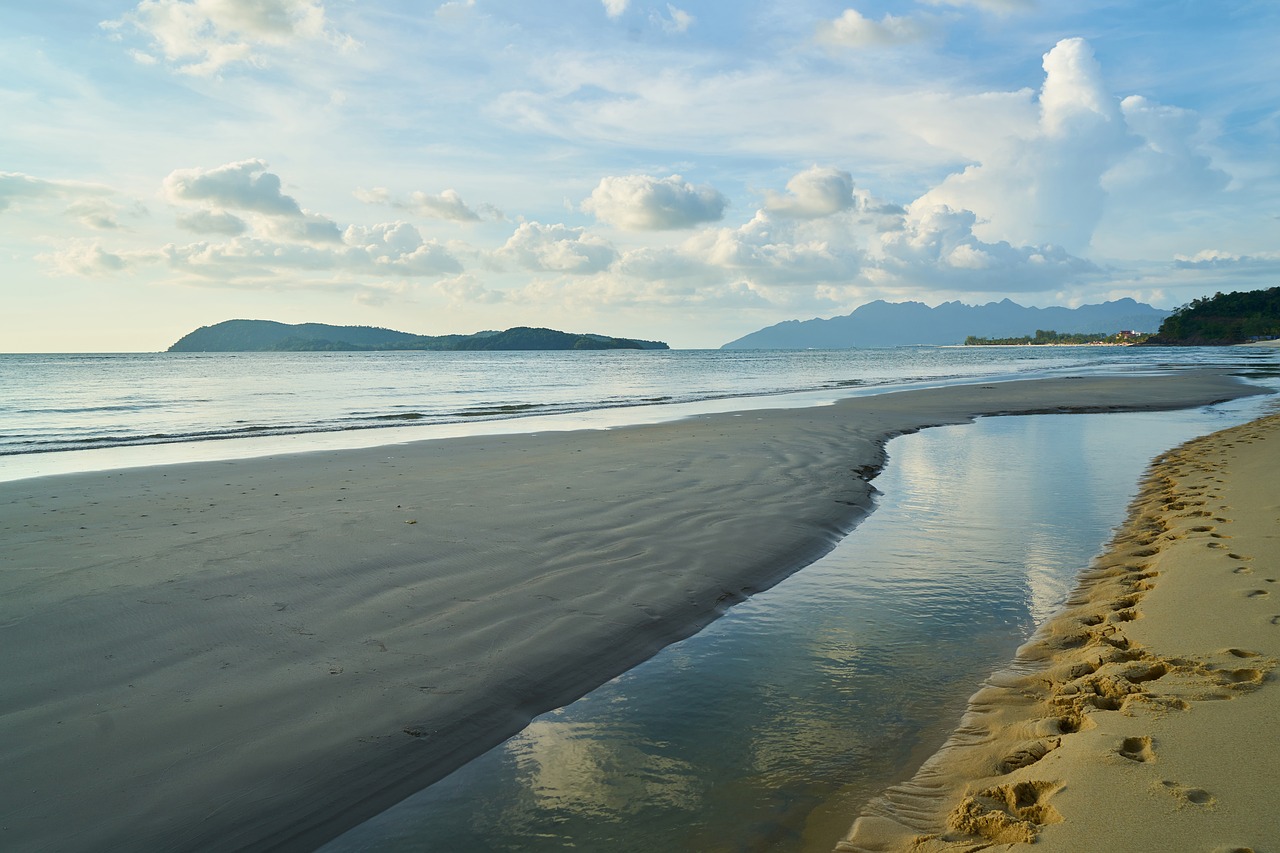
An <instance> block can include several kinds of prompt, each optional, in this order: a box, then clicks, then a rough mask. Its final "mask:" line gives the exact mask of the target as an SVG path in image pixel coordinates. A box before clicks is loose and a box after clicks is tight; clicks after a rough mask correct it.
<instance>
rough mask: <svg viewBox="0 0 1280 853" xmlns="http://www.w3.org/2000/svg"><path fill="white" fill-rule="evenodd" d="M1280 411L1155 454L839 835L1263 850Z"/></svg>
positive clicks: (1278, 830) (1270, 752) (1279, 823)
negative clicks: (1090, 548) (1068, 571)
mask: <svg viewBox="0 0 1280 853" xmlns="http://www.w3.org/2000/svg"><path fill="white" fill-rule="evenodd" d="M1277 460H1280V415H1271V416H1268V417H1265V418H1262V419H1260V420H1257V421H1254V422H1253V423H1249V424H1244V425H1242V426H1239V427H1235V428H1232V429H1228V430H1224V431H1222V432H1219V433H1215V434H1213V435H1210V436H1206V437H1204V438H1200V439H1196V440H1193V441H1191V442H1188V443H1187V444H1185V445H1183V446H1182V447H1179V448H1177V449H1176V450H1174V451H1171V452H1169V453H1167V454H1165V455H1164V456H1162V457H1161V458H1159V459H1157V460H1156V462H1155V464H1154V466H1153V468H1152V470H1151V472H1150V474H1149V476H1148V478H1147V479H1146V482H1145V484H1144V486H1143V488H1142V490H1141V493H1140V494H1139V496H1138V497H1137V498H1136V499H1135V501H1134V503H1133V505H1132V507H1131V510H1130V516H1129V519H1128V521H1127V522H1126V524H1125V525H1124V527H1123V528H1122V529H1120V530H1119V531H1118V533H1117V534H1116V536H1115V538H1114V540H1113V542H1112V544H1111V546H1110V548H1109V549H1108V551H1107V553H1105V554H1104V555H1103V556H1102V557H1100V558H1099V559H1098V560H1096V561H1095V563H1094V565H1093V566H1092V567H1091V568H1090V569H1089V571H1088V572H1087V573H1085V575H1084V576H1083V578H1082V581H1081V585H1080V587H1079V588H1078V589H1077V591H1076V593H1075V594H1074V595H1073V597H1072V598H1071V600H1070V601H1069V602H1068V604H1067V606H1066V607H1065V609H1064V610H1063V612H1062V613H1061V614H1060V615H1058V616H1056V617H1054V618H1053V619H1052V620H1050V621H1049V622H1048V623H1046V624H1045V625H1044V626H1043V627H1042V628H1041V630H1040V631H1039V632H1038V633H1037V634H1036V635H1035V636H1034V637H1033V638H1032V639H1031V640H1030V641H1029V642H1028V643H1027V644H1026V645H1025V646H1024V647H1023V648H1022V649H1020V650H1019V653H1018V658H1017V661H1016V662H1015V663H1014V665H1013V666H1011V667H1010V668H1009V669H1008V670H1005V671H1003V672H999V673H997V674H996V675H994V676H993V677H992V678H991V679H990V681H989V682H988V683H987V685H985V686H984V688H983V689H982V690H980V691H979V692H978V693H977V694H975V695H974V697H973V698H972V699H971V700H970V707H969V711H968V713H967V714H966V715H965V717H964V720H963V721H962V723H961V725H960V727H959V728H958V729H957V731H956V732H955V733H954V735H953V736H952V738H951V739H950V740H949V741H948V743H947V744H946V746H944V747H943V748H942V750H941V751H939V752H938V753H937V754H936V755H935V756H933V757H932V758H931V759H929V760H928V761H927V762H926V763H925V765H924V766H923V767H922V769H921V770H920V772H919V773H918V774H917V775H916V776H915V777H914V778H913V779H912V780H911V781H910V782H908V783H906V784H903V785H900V786H897V787H895V788H892V789H890V790H889V791H888V792H886V793H885V794H884V795H883V796H882V797H880V798H879V799H877V800H876V801H873V802H872V803H871V805H870V806H869V807H868V808H867V809H866V810H865V811H864V813H863V816H862V817H861V818H860V819H859V820H858V822H857V823H856V824H855V825H854V827H853V830H852V832H851V834H850V836H849V838H848V839H847V840H846V841H845V842H844V843H842V844H841V845H839V846H838V847H837V850H839V851H846V852H847V853H853V851H878V853H882V852H883V851H906V850H910V851H920V853H941V851H961V850H964V851H969V850H1015V849H1023V844H1024V843H1025V842H1028V841H1034V842H1035V844H1036V847H1035V849H1037V850H1041V849H1043V850H1048V851H1064V853H1066V851H1081V850H1123V851H1126V853H1148V852H1149V853H1157V851H1160V853H1164V851H1174V850H1177V851H1204V852H1205V853H1245V851H1259V852H1260V851H1267V850H1277V849H1280V820H1277V815H1280V757H1278V756H1277V748H1276V741H1275V739H1274V730H1275V727H1276V724H1277V722H1280V690H1277V689H1276V687H1275V684H1274V680H1275V674H1274V670H1275V668H1276V666H1277V662H1278V661H1280V615H1277V614H1280V607H1278V606H1277V596H1280V565H1277V559H1276V556H1277V553H1278V552H1277V548H1278V547H1280V536H1278V534H1280V464H1278V463H1277Z"/></svg>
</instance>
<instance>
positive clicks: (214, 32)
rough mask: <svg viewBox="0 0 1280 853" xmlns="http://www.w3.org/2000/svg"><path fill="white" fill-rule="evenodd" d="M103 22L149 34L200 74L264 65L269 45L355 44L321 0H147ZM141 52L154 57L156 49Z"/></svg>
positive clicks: (171, 57) (183, 66)
mask: <svg viewBox="0 0 1280 853" xmlns="http://www.w3.org/2000/svg"><path fill="white" fill-rule="evenodd" d="M101 26H102V27H103V28H104V29H106V30H108V31H109V32H112V33H115V34H117V35H118V34H120V33H121V31H122V30H123V29H124V28H125V27H128V28H131V29H133V30H136V31H138V32H141V33H143V34H144V35H146V36H147V37H149V38H150V39H151V41H152V43H153V44H154V46H155V47H156V48H157V49H158V50H159V51H160V52H161V53H162V54H163V56H164V58H165V59H166V60H168V61H169V62H171V63H173V64H174V65H175V66H176V67H177V69H178V70H179V71H181V72H183V73H186V74H194V75H208V74H213V73H215V72H217V71H219V70H221V69H222V68H224V67H226V66H228V65H231V64H233V63H249V64H255V65H261V64H263V62H264V61H265V60H264V56H263V53H262V51H263V49H264V48H275V49H279V48H284V47H287V46H290V45H293V44H297V43H301V42H308V41H324V42H329V43H332V44H335V45H338V46H340V47H343V48H349V47H350V46H352V45H353V44H354V43H353V42H352V41H351V39H350V38H348V37H345V36H342V35H341V34H339V33H338V32H336V31H335V30H334V29H333V28H332V27H331V25H330V23H329V20H328V17H327V15H326V12H325V7H324V4H323V3H321V2H319V1H318V0H141V2H139V3H138V5H137V6H136V7H135V8H134V9H133V10H132V11H131V12H129V13H127V14H125V15H124V16H123V17H121V18H119V19H117V20H113V21H103V22H102V24H101ZM135 56H136V57H138V58H140V59H143V60H144V61H150V60H154V57H153V56H151V55H150V54H145V53H140V52H135Z"/></svg>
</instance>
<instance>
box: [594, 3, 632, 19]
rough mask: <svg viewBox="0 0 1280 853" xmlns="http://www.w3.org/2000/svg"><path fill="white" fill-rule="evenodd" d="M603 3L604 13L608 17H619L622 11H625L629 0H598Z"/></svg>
mask: <svg viewBox="0 0 1280 853" xmlns="http://www.w3.org/2000/svg"><path fill="white" fill-rule="evenodd" d="M600 2H601V3H603V4H604V13H605V14H606V15H608V16H609V17H610V18H620V17H622V13H623V12H625V11H627V6H629V5H631V0H600Z"/></svg>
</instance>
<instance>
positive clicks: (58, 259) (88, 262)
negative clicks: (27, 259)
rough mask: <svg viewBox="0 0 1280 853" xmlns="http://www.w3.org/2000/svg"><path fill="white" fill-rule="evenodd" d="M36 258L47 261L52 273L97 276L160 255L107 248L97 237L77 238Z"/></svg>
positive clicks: (106, 274)
mask: <svg viewBox="0 0 1280 853" xmlns="http://www.w3.org/2000/svg"><path fill="white" fill-rule="evenodd" d="M36 260H39V261H43V262H44V263H47V264H49V265H50V266H51V267H52V268H53V269H54V271H55V272H58V273H62V274H64V275H78V276H84V277H86V278H96V277H101V276H108V275H113V274H115V273H119V272H124V271H125V270H127V269H131V268H133V267H136V266H138V265H139V264H145V263H154V262H156V261H158V260H160V254H159V253H157V252H147V251H129V252H123V251H109V250H107V249H104V248H103V247H102V244H101V243H100V242H98V241H97V240H94V241H92V242H84V241H76V242H73V243H70V244H68V245H66V246H64V247H63V248H61V249H59V250H58V251H56V252H51V253H46V254H40V255H37V256H36Z"/></svg>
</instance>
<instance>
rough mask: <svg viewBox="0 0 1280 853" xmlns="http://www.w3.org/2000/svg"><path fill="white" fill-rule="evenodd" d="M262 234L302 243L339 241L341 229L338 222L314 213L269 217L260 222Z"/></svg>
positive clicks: (340, 239)
mask: <svg viewBox="0 0 1280 853" xmlns="http://www.w3.org/2000/svg"><path fill="white" fill-rule="evenodd" d="M260 230H261V233H262V235H263V236H265V237H270V238H273V239H276V240H300V241H302V242H304V243H340V242H342V236H343V235H342V229H341V228H339V227H338V223H336V222H334V221H333V220H332V219H329V218H328V217H326V216H320V215H319V214H316V213H304V214H303V215H302V216H297V217H293V216H290V217H281V216H277V217H271V218H269V219H266V220H265V221H263V222H262V223H261V226H260Z"/></svg>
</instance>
